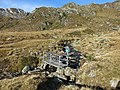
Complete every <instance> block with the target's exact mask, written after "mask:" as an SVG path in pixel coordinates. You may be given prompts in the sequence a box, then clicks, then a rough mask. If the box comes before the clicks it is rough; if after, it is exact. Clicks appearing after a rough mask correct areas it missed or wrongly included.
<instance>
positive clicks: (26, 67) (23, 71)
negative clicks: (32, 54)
mask: <svg viewBox="0 0 120 90" xmlns="http://www.w3.org/2000/svg"><path fill="white" fill-rule="evenodd" d="M29 70H30V67H29V66H25V67H24V68H23V69H22V74H26V73H27V72H28V71H29Z"/></svg>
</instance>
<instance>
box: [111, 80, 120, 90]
mask: <svg viewBox="0 0 120 90" xmlns="http://www.w3.org/2000/svg"><path fill="white" fill-rule="evenodd" d="M119 83H120V79H113V80H110V86H111V88H113V89H116V87H117V86H118V84H119Z"/></svg>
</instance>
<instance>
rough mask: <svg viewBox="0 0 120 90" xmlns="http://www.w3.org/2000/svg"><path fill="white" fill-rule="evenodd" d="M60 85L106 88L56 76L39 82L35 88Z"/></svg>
mask: <svg viewBox="0 0 120 90" xmlns="http://www.w3.org/2000/svg"><path fill="white" fill-rule="evenodd" d="M62 85H66V86H68V85H74V86H77V87H79V89H81V88H82V87H85V88H90V89H92V90H106V89H104V88H102V87H100V86H89V85H85V84H84V85H81V84H76V83H75V82H70V81H66V80H63V79H60V78H57V77H53V78H48V80H47V81H44V82H42V83H40V84H39V85H38V87H37V90H58V89H59V88H60V87H61V86H62Z"/></svg>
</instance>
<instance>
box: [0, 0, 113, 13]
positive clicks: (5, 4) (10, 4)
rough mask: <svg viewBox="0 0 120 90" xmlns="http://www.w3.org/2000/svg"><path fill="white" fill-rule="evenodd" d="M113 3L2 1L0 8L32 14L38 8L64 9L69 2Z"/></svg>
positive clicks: (98, 0)
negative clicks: (18, 9)
mask: <svg viewBox="0 0 120 90" xmlns="http://www.w3.org/2000/svg"><path fill="white" fill-rule="evenodd" d="M113 1H115V0H0V8H21V9H23V10H25V11H27V12H31V11H33V10H34V9H35V8H37V7H42V6H47V7H62V6H63V5H64V4H67V3H69V2H75V3H77V4H80V5H87V4H91V3H96V4H103V3H107V2H113Z"/></svg>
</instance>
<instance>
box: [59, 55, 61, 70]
mask: <svg viewBox="0 0 120 90" xmlns="http://www.w3.org/2000/svg"><path fill="white" fill-rule="evenodd" d="M60 59H61V56H59V68H60Z"/></svg>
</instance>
